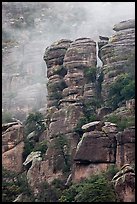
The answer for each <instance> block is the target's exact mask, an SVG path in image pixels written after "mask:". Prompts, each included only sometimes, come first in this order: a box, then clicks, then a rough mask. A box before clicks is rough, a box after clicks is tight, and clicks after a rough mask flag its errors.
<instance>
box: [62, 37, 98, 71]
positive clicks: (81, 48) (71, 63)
mask: <svg viewBox="0 0 137 204" xmlns="http://www.w3.org/2000/svg"><path fill="white" fill-rule="evenodd" d="M63 65H64V66H65V67H66V68H67V69H68V70H70V69H73V68H74V67H75V68H76V67H77V68H80V69H81V68H82V69H83V67H92V66H95V65H96V43H95V42H94V41H93V40H91V39H90V38H79V39H76V40H75V41H74V42H73V43H71V45H70V47H69V48H68V50H67V52H66V54H65V57H64V62H63Z"/></svg>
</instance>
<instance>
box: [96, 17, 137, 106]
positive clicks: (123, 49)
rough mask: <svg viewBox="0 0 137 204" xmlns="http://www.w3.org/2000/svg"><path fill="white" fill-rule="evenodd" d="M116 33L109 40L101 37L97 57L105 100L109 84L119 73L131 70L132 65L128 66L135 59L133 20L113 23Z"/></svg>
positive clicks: (105, 99) (132, 69)
mask: <svg viewBox="0 0 137 204" xmlns="http://www.w3.org/2000/svg"><path fill="white" fill-rule="evenodd" d="M113 30H114V31H116V34H114V35H113V36H111V37H110V38H109V40H106V39H105V40H104V39H101V40H100V42H99V43H98V45H99V57H100V59H101V60H102V62H103V67H102V69H103V73H104V80H103V83H102V96H103V98H104V101H105V102H106V101H107V97H108V91H109V87H110V84H111V83H112V82H113V81H115V80H116V78H117V77H118V76H119V74H121V73H125V72H133V73H134V66H132V67H129V66H130V63H131V59H132V60H133V63H134V61H135V58H134V57H135V20H129V21H122V22H120V23H119V24H116V25H114V27H113Z"/></svg>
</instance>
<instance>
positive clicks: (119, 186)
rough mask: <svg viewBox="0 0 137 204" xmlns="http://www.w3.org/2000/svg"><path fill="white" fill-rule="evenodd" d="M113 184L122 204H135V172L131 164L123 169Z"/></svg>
mask: <svg viewBox="0 0 137 204" xmlns="http://www.w3.org/2000/svg"><path fill="white" fill-rule="evenodd" d="M112 182H113V184H114V187H115V190H116V193H117V195H118V198H119V201H120V202H135V172H134V169H133V168H132V167H131V166H130V165H129V164H125V165H124V166H122V167H121V169H120V171H119V172H118V173H117V174H116V175H115V176H114V177H113V179H112Z"/></svg>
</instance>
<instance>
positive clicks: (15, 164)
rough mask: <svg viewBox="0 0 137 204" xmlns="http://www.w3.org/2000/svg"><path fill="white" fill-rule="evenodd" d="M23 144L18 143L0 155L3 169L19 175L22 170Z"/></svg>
mask: <svg viewBox="0 0 137 204" xmlns="http://www.w3.org/2000/svg"><path fill="white" fill-rule="evenodd" d="M23 151H24V142H20V143H19V144H17V145H16V146H15V147H13V148H12V149H10V150H8V151H6V152H4V153H3V154H2V165H3V167H4V168H5V169H7V170H11V169H12V171H14V172H17V173H21V172H22V170H23V165H22V163H23V159H22V155H23Z"/></svg>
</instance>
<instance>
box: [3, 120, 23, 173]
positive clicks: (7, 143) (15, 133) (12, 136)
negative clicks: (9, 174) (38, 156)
mask: <svg viewBox="0 0 137 204" xmlns="http://www.w3.org/2000/svg"><path fill="white" fill-rule="evenodd" d="M2 129H3V133H2V152H3V153H2V165H3V167H5V168H6V169H8V170H11V169H12V171H15V172H18V173H19V172H21V171H22V167H23V166H22V162H23V160H22V153H23V150H24V142H23V140H24V130H23V126H22V125H21V124H18V123H17V122H14V123H8V124H3V127H2Z"/></svg>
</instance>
